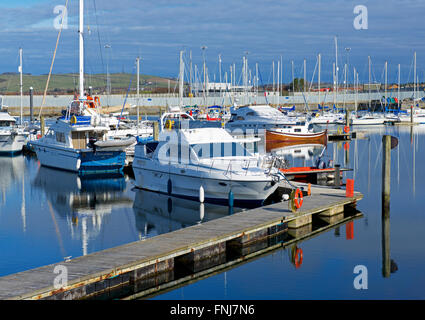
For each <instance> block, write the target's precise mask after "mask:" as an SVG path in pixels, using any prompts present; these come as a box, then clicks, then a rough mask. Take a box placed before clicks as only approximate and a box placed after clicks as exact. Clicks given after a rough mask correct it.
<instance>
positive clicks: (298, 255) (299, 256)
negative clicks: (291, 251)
mask: <svg viewBox="0 0 425 320" xmlns="http://www.w3.org/2000/svg"><path fill="white" fill-rule="evenodd" d="M294 262H295V268H299V267H301V265H302V264H303V250H302V249H300V248H297V250H296V251H295V258H294Z"/></svg>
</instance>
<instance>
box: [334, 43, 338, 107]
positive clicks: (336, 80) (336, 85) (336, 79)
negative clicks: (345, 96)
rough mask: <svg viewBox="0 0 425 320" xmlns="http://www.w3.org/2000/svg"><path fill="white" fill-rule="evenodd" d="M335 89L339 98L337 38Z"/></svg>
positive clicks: (336, 45)
mask: <svg viewBox="0 0 425 320" xmlns="http://www.w3.org/2000/svg"><path fill="white" fill-rule="evenodd" d="M335 87H336V96H338V38H337V37H335ZM335 100H336V99H335Z"/></svg>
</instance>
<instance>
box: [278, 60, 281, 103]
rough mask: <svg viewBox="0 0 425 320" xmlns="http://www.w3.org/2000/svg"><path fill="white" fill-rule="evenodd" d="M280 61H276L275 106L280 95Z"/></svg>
mask: <svg viewBox="0 0 425 320" xmlns="http://www.w3.org/2000/svg"><path fill="white" fill-rule="evenodd" d="M280 77H281V75H280V61H279V60H278V61H277V106H278V107H279V102H280V101H279V100H280V99H279V97H280Z"/></svg>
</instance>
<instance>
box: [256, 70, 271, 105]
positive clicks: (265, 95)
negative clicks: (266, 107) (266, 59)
mask: <svg viewBox="0 0 425 320" xmlns="http://www.w3.org/2000/svg"><path fill="white" fill-rule="evenodd" d="M258 76H259V77H260V83H261V86H264V84H263V78H262V77H261V71H260V66H258ZM264 98H265V99H266V104H269V101H268V99H267V91H264Z"/></svg>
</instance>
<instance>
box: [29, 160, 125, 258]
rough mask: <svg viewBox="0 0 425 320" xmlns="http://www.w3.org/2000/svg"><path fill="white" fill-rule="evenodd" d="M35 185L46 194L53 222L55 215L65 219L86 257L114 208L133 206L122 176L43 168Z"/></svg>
mask: <svg viewBox="0 0 425 320" xmlns="http://www.w3.org/2000/svg"><path fill="white" fill-rule="evenodd" d="M32 184H33V186H34V187H35V188H40V189H42V190H43V191H44V192H45V194H46V198H47V205H48V209H49V210H50V213H51V215H52V219H54V220H55V215H54V213H56V214H58V215H59V216H60V217H62V218H64V219H66V221H67V225H68V226H69V228H70V232H71V237H72V238H73V239H81V241H82V248H83V255H87V253H88V251H87V248H88V240H89V239H93V238H96V237H97V236H98V235H99V233H100V231H101V229H102V223H103V219H104V218H105V217H106V216H107V215H110V214H111V212H112V210H113V209H117V208H131V206H132V204H133V201H132V200H131V198H130V197H129V196H128V195H127V194H126V193H125V192H124V191H125V189H126V186H127V183H126V178H125V177H124V176H123V175H122V174H120V173H112V174H108V175H104V174H103V175H90V176H84V177H80V176H78V174H77V173H72V172H67V171H62V170H55V169H50V168H46V167H43V166H41V167H40V168H39V171H38V173H37V175H36V177H35V179H34V181H33V183H32ZM54 222H55V221H54ZM55 224H56V223H55Z"/></svg>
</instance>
